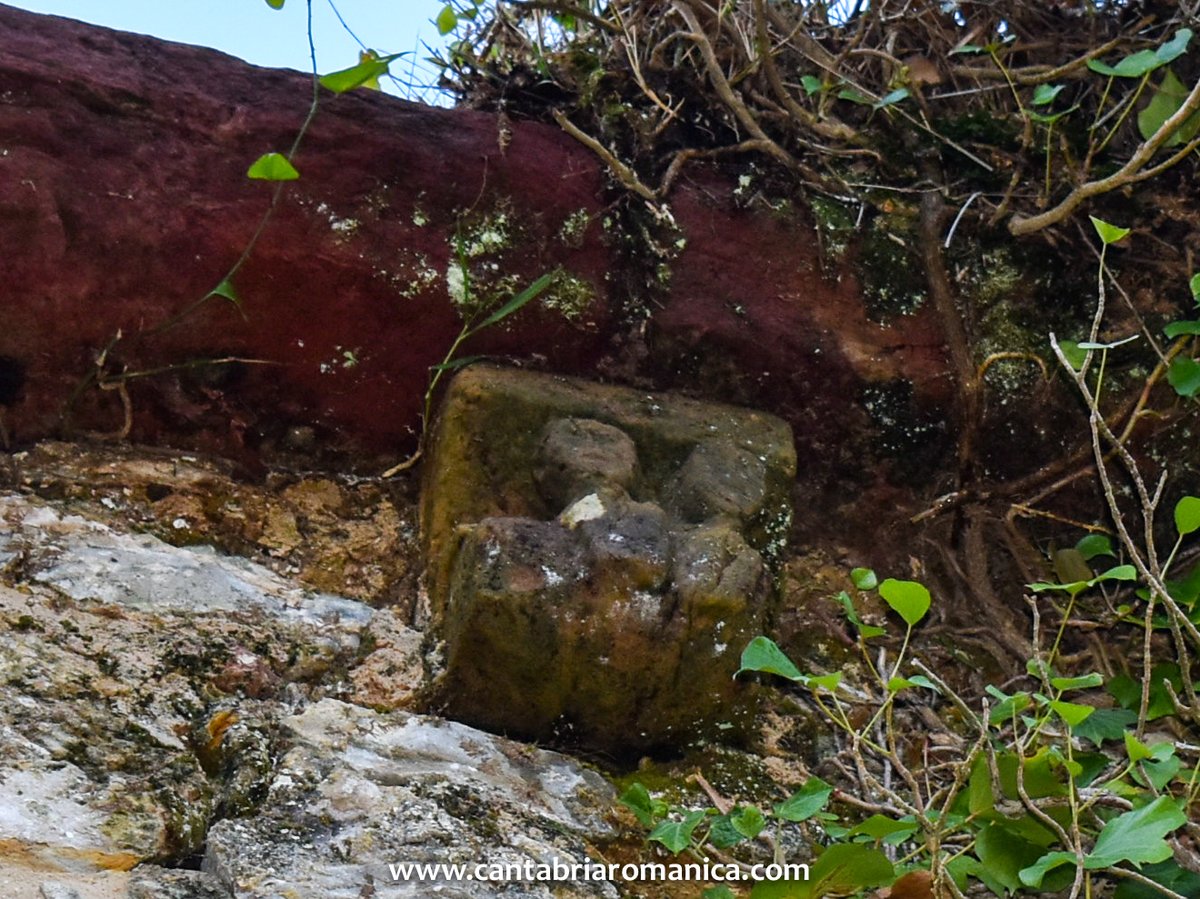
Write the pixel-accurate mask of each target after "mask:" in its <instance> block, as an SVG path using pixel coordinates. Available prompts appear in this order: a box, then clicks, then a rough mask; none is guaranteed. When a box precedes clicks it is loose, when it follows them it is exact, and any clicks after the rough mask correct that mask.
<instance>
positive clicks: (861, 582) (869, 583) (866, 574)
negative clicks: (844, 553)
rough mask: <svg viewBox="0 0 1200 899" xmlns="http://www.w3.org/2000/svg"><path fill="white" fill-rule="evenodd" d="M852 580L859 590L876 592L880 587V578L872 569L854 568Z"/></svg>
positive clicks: (851, 573)
mask: <svg viewBox="0 0 1200 899" xmlns="http://www.w3.org/2000/svg"><path fill="white" fill-rule="evenodd" d="M850 580H851V581H853V582H854V586H855V587H857V588H858V589H859V590H874V589H875V588H876V587H877V586H879V578H877V577H876V576H875V572H874V571H872V570H871V569H870V568H854V569H851V571H850Z"/></svg>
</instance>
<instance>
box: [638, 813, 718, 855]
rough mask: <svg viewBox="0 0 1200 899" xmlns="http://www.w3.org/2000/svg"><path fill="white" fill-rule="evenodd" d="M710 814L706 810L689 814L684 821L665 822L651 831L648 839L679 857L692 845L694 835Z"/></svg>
mask: <svg viewBox="0 0 1200 899" xmlns="http://www.w3.org/2000/svg"><path fill="white" fill-rule="evenodd" d="M707 814H708V813H707V812H705V811H704V809H696V811H694V812H688V814H687V815H686V816H685V817H684V819H683V820H682V821H663V822H662V823H661V824H659V825H658V827H656V828H654V830H652V831H650V835H649V836H648V837H646V839H648V840H650V841H651V842H654V843H662V845H664V846H666V847H667V849H669V850H670V851H671V852H673V853H675V854H676V855H678V854H679V853H680V852H682V851H683V850H684V849H686V848H687V847H688V846H690V845H691V843H692V834H693V833H694V832H695V830H696V828H697V827H698V826H699V825H700V822H701V821H703V820H704V818H705V816H706V815H707Z"/></svg>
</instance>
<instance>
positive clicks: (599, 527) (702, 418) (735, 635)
mask: <svg viewBox="0 0 1200 899" xmlns="http://www.w3.org/2000/svg"><path fill="white" fill-rule="evenodd" d="M795 470H796V457H795V451H794V449H793V445H792V436H791V431H790V429H789V428H788V426H787V424H786V423H784V422H783V421H781V420H780V419H777V418H775V417H774V416H771V415H766V414H763V413H760V412H755V411H752V410H748V409H740V408H735V407H732V406H725V405H717V404H712V403H702V402H698V401H695V400H691V399H687V398H683V397H678V396H670V395H665V394H647V393H644V392H640V391H635V390H630V389H626V388H617V387H610V386H604V385H599V384H594V383H589V382H586V381H581V380H576V379H570V378H562V377H555V376H551V375H544V374H531V373H528V372H523V371H517V370H510V369H502V368H498V367H494V366H487V365H477V366H473V367H471V368H469V369H467V370H465V371H464V372H462V373H460V374H459V375H458V377H457V378H456V379H455V380H454V382H453V384H452V385H451V386H450V388H449V390H448V393H447V397H446V400H445V402H444V404H443V408H442V412H441V415H440V417H439V419H438V423H437V427H436V432H435V434H434V440H433V447H432V452H431V457H430V460H429V464H428V467H427V472H428V474H427V477H426V482H425V485H424V493H423V497H422V529H423V540H424V544H425V549H426V553H427V562H428V569H427V587H428V599H429V605H428V609H427V610H426V611H427V614H428V616H429V619H430V625H431V627H432V628H433V631H434V633H435V634H437V635H438V636H439V637H440V638H441V640H442V641H443V644H444V646H443V649H444V669H443V670H442V672H441V674H440V677H439V680H438V684H437V690H436V697H437V700H436V701H437V702H438V704H439V708H445V709H446V710H447V711H448V712H449V713H450V714H451V715H452V716H453V717H456V718H459V719H461V720H463V721H466V722H468V723H471V724H474V725H476V726H480V727H484V728H488V729H490V730H495V731H501V732H505V733H511V734H514V735H520V736H523V737H530V738H537V739H543V740H550V741H552V742H557V743H560V744H574V745H583V746H587V747H590V748H594V749H599V750H602V751H605V752H610V753H614V754H629V753H634V752H643V751H646V750H649V749H655V748H665V747H673V746H679V745H683V744H686V743H688V742H690V741H692V740H694V739H697V738H703V737H712V736H716V735H722V736H730V735H736V734H737V733H738V732H739V731H740V729H741V728H742V726H743V725H744V723H745V721H746V720H747V719H748V717H749V716H750V715H752V713H753V702H752V697H751V695H750V691H749V689H748V688H747V686H746V685H745V684H743V683H740V682H735V681H734V680H733V677H732V675H733V673H734V671H735V670H736V669H737V666H738V660H739V658H740V654H741V651H742V649H743V648H744V646H745V644H746V643H747V642H748V641H749V640H750V639H751V638H753V637H754V636H755V635H757V634H758V633H760V632H761V631H762V630H763V628H764V627H765V621H764V619H765V617H766V615H767V614H768V612H769V605H770V600H771V598H772V596H773V592H774V591H773V577H772V575H773V573H774V564H775V562H776V560H777V558H778V555H779V552H780V550H781V549H782V546H783V541H784V539H785V536H786V533H787V530H788V527H789V523H790V520H791V509H790V506H789V501H788V495H789V487H790V484H791V482H792V480H793V478H794V477H795Z"/></svg>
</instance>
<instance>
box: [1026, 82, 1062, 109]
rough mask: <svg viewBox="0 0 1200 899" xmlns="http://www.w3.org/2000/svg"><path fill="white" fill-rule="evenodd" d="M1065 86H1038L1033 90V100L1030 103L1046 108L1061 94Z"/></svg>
mask: <svg viewBox="0 0 1200 899" xmlns="http://www.w3.org/2000/svg"><path fill="white" fill-rule="evenodd" d="M1065 87H1066V85H1065V84H1039V85H1038V86H1037V87H1035V88H1034V89H1033V100H1031V101H1030V102H1031V103H1032V104H1033V105H1034V106H1048V105H1050V104H1051V103H1053V102H1054V98H1055V97H1057V96H1058V95H1059V94H1060V93H1062V90H1063V88H1065Z"/></svg>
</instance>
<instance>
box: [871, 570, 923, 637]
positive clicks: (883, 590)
mask: <svg viewBox="0 0 1200 899" xmlns="http://www.w3.org/2000/svg"><path fill="white" fill-rule="evenodd" d="M879 595H880V596H882V597H883V599H884V601H885V602H886V603H887V604H888V605H889V606H891V607H892V611H893V612H895V613H896V614H897V615H899V616H900V617H901V618H903V619H904V623H905V624H907V625H908V626H909V627H910V628H911V627H915V626H916V625H917V624H918V623H919V622H920V621H921V619H922V618H924V617H925V613H926V612H928V611H929V604H930V597H929V591H928V590H927V589H925V587H924V586H923V585H922V584H918V583H917V582H916V581H897V580H895V579H893V578H888V579H887V580H886V581H884V582H883V583H882V584H880V585H879Z"/></svg>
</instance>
